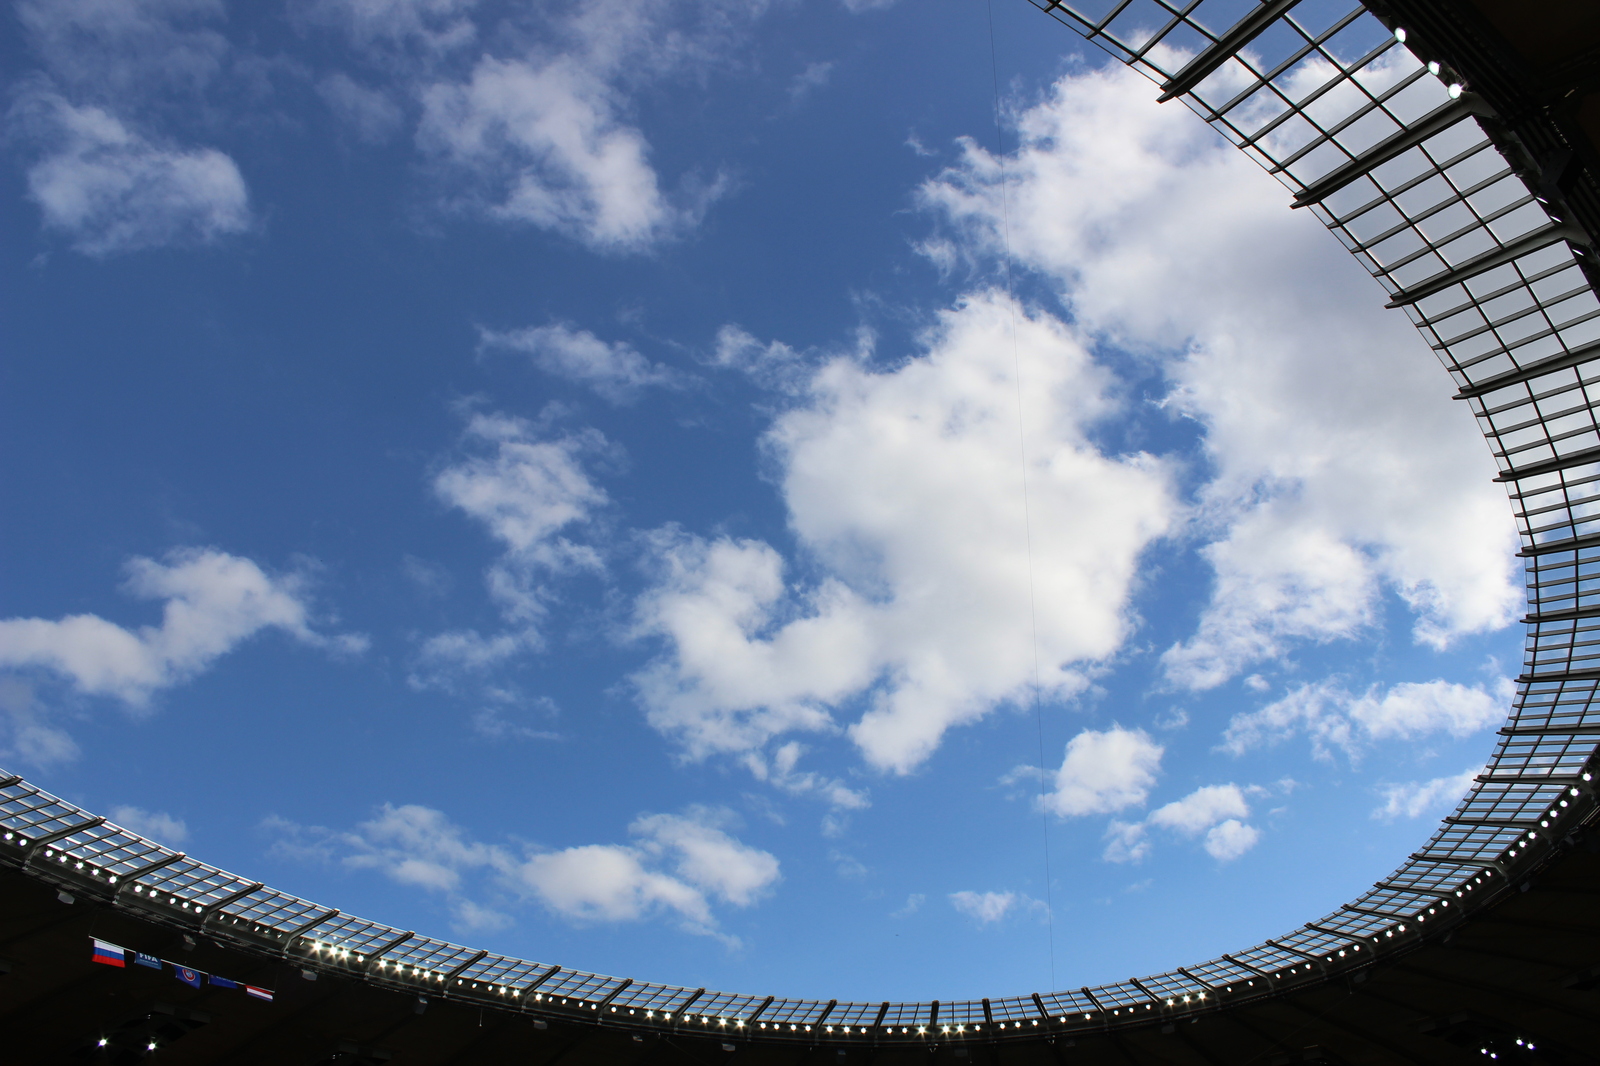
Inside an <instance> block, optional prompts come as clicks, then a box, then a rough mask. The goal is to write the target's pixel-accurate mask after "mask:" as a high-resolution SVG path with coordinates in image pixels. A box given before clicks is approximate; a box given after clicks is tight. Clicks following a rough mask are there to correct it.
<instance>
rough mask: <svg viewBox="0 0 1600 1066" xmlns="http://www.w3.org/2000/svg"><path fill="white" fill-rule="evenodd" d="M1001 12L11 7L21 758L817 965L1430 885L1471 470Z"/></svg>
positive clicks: (502, 915) (1254, 236)
mask: <svg viewBox="0 0 1600 1066" xmlns="http://www.w3.org/2000/svg"><path fill="white" fill-rule="evenodd" d="M990 17H991V15H990V9H989V8H988V7H986V6H985V5H984V4H981V3H974V2H967V0H960V2H958V0H933V2H931V3H922V4H916V5H913V4H910V3H899V4H894V3H887V4H883V3H862V2H855V3H847V4H840V3H836V2H831V0H830V2H821V0H818V2H807V3H800V2H797V0H791V2H786V3H761V2H756V0H751V2H746V3H736V2H731V0H730V2H719V0H698V2H695V0H651V2H645V3H638V2H633V3H620V2H617V3H609V2H607V3H598V4H594V3H591V4H585V5H562V4H541V5H515V4H495V3H487V2H485V3H476V4H475V3H471V2H468V0H289V2H288V3H279V4H258V5H225V4H223V3H221V2H212V0H142V2H140V3H134V4H129V3H117V4H113V3H109V2H101V0H83V2H76V3H46V2H43V0H39V2H19V3H14V4H12V5H11V6H10V7H9V8H8V9H7V17H6V21H5V23H4V27H5V28H4V33H3V36H0V48H3V49H4V60H5V62H4V65H3V69H4V70H6V71H7V72H9V74H8V78H9V81H8V84H7V98H6V112H5V131H6V136H5V138H4V141H3V144H4V151H5V154H6V161H7V166H6V167H5V168H4V170H3V171H0V175H3V176H0V180H3V182H4V186H3V194H0V226H3V227H4V238H5V239H4V241H3V243H0V248H3V249H4V252H3V253H0V270H3V271H4V282H3V284H0V293H3V294H4V295H3V297H0V299H3V300H4V305H3V309H4V313H3V316H0V330H3V331H4V333H3V350H4V353H5V356H4V363H3V374H4V378H3V388H0V404H3V417H0V426H3V429H0V433H3V434H4V445H3V454H4V456H5V459H6V461H5V462H4V464H3V467H0V470H3V473H0V476H3V478H4V481H3V483H0V491H3V493H4V498H5V499H6V500H7V501H8V506H7V508H6V514H5V519H4V523H3V525H0V534H3V537H4V541H3V551H4V560H5V565H4V568H3V570H0V756H3V765H5V766H6V768H7V769H8V770H12V771H15V772H21V773H23V774H25V775H27V776H28V777H29V778H30V779H32V780H34V781H35V782H37V783H39V784H40V785H42V786H43V787H46V788H48V789H51V790H53V791H55V792H57V793H60V794H62V795H64V796H67V797H68V798H70V799H72V800H74V801H76V802H79V803H81V804H84V805H86V806H88V807H89V808H91V809H94V810H96V811H98V812H102V813H107V814H109V815H111V816H112V817H113V819H115V820H118V821H121V822H122V823H124V824H127V825H129V826H130V827H133V828H136V829H140V830H141V831H144V832H148V833H150V834H151V835H153V836H155V837H156V838H158V839H161V840H163V841H164V842H166V843H168V844H171V845H174V846H180V847H182V848H184V849H186V850H188V851H189V852H190V853H192V854H195V855H198V856H201V857H203V858H205V859H206V860H207V861H211V862H214V863H217V864H219V865H222V866H225V867H228V868H230V869H234V870H237V871H239V872H242V873H248V874H250V875H251V876H254V877H257V878H260V879H262V880H265V881H267V882H269V883H271V884H273V885H275V886H278V887H280V888H283V889H285V890H288V891H292V892H296V893H299V894H302V895H305V896H307V897H310V898H313V899H317V900H319V901H325V902H328V903H330V904H332V905H336V906H339V907H341V908H343V909H344V910H346V911H349V912H354V913H359V914H363V915H366V916H370V917H373V918H376V919H379V920H382V921H386V922H389V923H391V924H394V925H398V926H403V927H406V928H415V929H418V930H421V931H424V932H429V933H432V934H434V935H441V936H447V937H452V938H455V939H458V940H462V941H464V942H468V943H472V944H475V945H480V946H485V947H491V948H494V949H496V950H500V951H505V952H508V953H514V954H521V955H523V956H525V957H529V958H536V959H540V960H549V961H557V962H560V963H562V964H563V965H566V966H570V967H574V968H583V969H591V970H596V971H600V972H606V973H616V974H622V975H629V976H634V977H636V978H639V979H649V980H657V981H667V982H674V983H681V984H685V985H688V986H691V987H693V986H699V985H706V986H709V987H718V988H725V989H735V990H748V991H760V992H763V993H765V992H774V993H777V994H787V995H814V996H820V997H823V998H833V997H837V998H840V999H873V998H895V999H913V998H942V999H951V998H963V997H968V996H974V997H975V996H981V995H991V996H992V995H1007V994H1015V993H1021V992H1027V991H1033V990H1038V989H1045V988H1047V987H1049V986H1057V987H1068V986H1076V985H1080V984H1084V983H1093V982H1098V981H1102V980H1112V979H1116V978H1120V977H1125V976H1128V975H1130V974H1142V973H1146V972H1151V971H1155V970H1160V969H1165V968H1169V967H1171V966H1174V965H1182V964H1183V963H1185V962H1189V961H1195V960H1199V959H1202V958H1206V957H1210V956H1212V955H1215V954H1217V953H1220V952H1222V951H1225V950H1229V949H1230V948H1234V947H1238V946H1241V945H1244V944H1246V943H1249V942H1254V941H1255V940H1258V939H1260V938H1263V937H1267V936H1271V935H1274V934H1276V933H1280V932H1282V931H1284V930H1286V929H1288V928H1290V927H1292V926H1294V925H1296V924H1298V923H1300V922H1303V921H1305V920H1308V919H1311V918H1314V917H1316V916H1317V915H1320V914H1321V913H1324V912H1325V911H1327V910H1329V909H1331V908H1333V907H1336V906H1337V905H1338V904H1339V903H1341V902H1344V901H1345V900H1347V899H1349V898H1350V897H1352V896H1353V895H1355V894H1356V893H1357V892H1358V891H1360V890H1361V888H1362V887H1364V886H1365V885H1367V884H1369V883H1370V882H1372V881H1373V880H1375V879H1377V878H1379V877H1381V876H1382V875H1383V874H1385V873H1386V872H1388V871H1389V870H1390V869H1391V868H1392V867H1393V866H1394V865H1395V864H1396V863H1397V862H1398V861H1399V860H1400V859H1401V858H1402V857H1403V856H1404V855H1405V854H1406V853H1407V852H1408V851H1410V850H1412V849H1414V848H1415V847H1416V846H1417V845H1419V844H1420V843H1421V842H1422V841H1423V840H1424V839H1425V838H1426V836H1427V835H1428V834H1429V832H1430V831H1431V827H1432V825H1433V822H1434V820H1436V819H1437V817H1438V816H1440V815H1441V814H1443V813H1446V812H1447V810H1448V808H1449V807H1450V805H1451V804H1452V803H1453V802H1454V799H1455V797H1456V796H1457V795H1459V793H1460V792H1461V791H1462V789H1463V788H1464V783H1465V778H1464V776H1463V775H1467V774H1470V772H1471V771H1472V770H1474V769H1475V768H1476V767H1477V766H1478V765H1480V764H1481V763H1482V761H1483V759H1484V758H1485V756H1486V755H1487V753H1488V751H1489V750H1490V747H1491V744H1492V737H1493V731H1494V729H1495V727H1496V726H1497V725H1498V722H1499V720H1500V718H1501V717H1502V716H1503V714H1504V709H1505V704H1506V701H1507V699H1508V698H1509V684H1508V682H1507V680H1506V678H1507V677H1508V676H1513V675H1514V674H1515V673H1516V663H1517V660H1518V657H1519V646H1520V633H1519V631H1518V629H1517V627H1516V625H1515V624H1514V623H1515V619H1516V618H1517V617H1518V616H1519V614H1520V608H1521V594H1520V591H1519V589H1518V586H1517V569H1516V566H1515V559H1514V558H1513V553H1514V552H1515V547H1516V546H1515V537H1514V534H1513V529H1512V525H1511V519H1510V515H1509V510H1508V508H1507V506H1506V502H1505V499H1504V496H1503V495H1502V494H1501V492H1500V490H1499V489H1498V488H1497V487H1496V486H1494V485H1492V484H1491V483H1490V480H1489V479H1490V478H1491V477H1492V476H1493V468H1492V464H1491V462H1490V460H1489V456H1488V454H1487V450H1486V449H1485V448H1484V446H1483V444H1482V442H1481V440H1480V439H1478V438H1477V437H1476V434H1475V431H1474V428H1473V425H1472V422H1471V418H1470V416H1469V413H1468V412H1467V410H1466V409H1465V408H1464V407H1463V406H1461V405H1459V404H1455V405H1452V403H1451V401H1450V400H1449V399H1448V394H1449V391H1450V390H1449V383H1448V381H1447V379H1446V377H1445V375H1444V374H1443V373H1442V371H1441V370H1440V369H1439V368H1438V366H1437V364H1436V363H1435V362H1434V361H1433V359H1432V357H1431V355H1430V353H1429V352H1428V351H1427V350H1426V348H1425V346H1424V345H1423V344H1422V343H1421V342H1420V340H1419V339H1418V338H1417V337H1416V336H1415V335H1414V333H1413V332H1412V331H1411V330H1410V328H1409V326H1408V325H1407V324H1406V322H1405V320H1404V318H1403V316H1401V315H1400V314H1399V313H1398V312H1384V311H1382V310H1380V309H1379V308H1380V306H1381V303H1382V300H1381V299H1380V298H1379V290H1378V288H1377V286H1376V285H1375V284H1374V283H1373V282H1371V281H1370V279H1368V278H1366V277H1365V275H1364V274H1362V272H1361V271H1360V270H1359V268H1358V267H1357V266H1356V265H1355V264H1354V263H1352V262H1348V261H1346V258H1345V256H1344V253H1343V252H1342V251H1341V250H1340V249H1339V247H1338V246H1337V244H1336V242H1334V241H1333V240H1332V239H1331V238H1330V237H1328V235H1327V234H1325V233H1324V232H1322V231H1321V230H1320V227H1319V226H1318V225H1317V224H1316V222H1315V220H1314V219H1312V218H1309V217H1306V216H1305V215H1304V214H1301V213H1292V212H1290V211H1289V210H1288V207H1287V200H1288V197H1287V195H1286V194H1285V193H1284V192H1283V191H1282V190H1281V189H1280V188H1279V187H1278V186H1276V184H1275V183H1273V182H1272V181H1271V180H1270V179H1268V178H1266V177H1265V176H1264V175H1262V174H1260V173H1259V172H1257V171H1255V170H1254V169H1253V168H1252V167H1251V165H1249V164H1248V163H1247V162H1245V161H1244V160H1242V159H1238V158H1235V157H1234V155H1233V154H1232V150H1231V149H1226V148H1224V147H1223V146H1222V145H1221V143H1220V141H1218V139H1217V138H1215V137H1214V136H1213V135H1212V134H1211V133H1210V131H1209V130H1207V129H1206V128H1205V127H1204V126H1203V125H1202V124H1200V123H1199V121H1198V120H1197V119H1195V118H1194V116H1193V115H1191V114H1189V113H1188V112H1186V111H1182V110H1180V109H1179V108H1178V106H1177V105H1170V106H1167V107H1160V106H1157V105H1156V104H1155V103H1154V102H1153V98H1154V95H1155V93H1154V91H1153V89H1152V87H1151V86H1150V85H1149V84H1148V83H1145V82H1143V81H1141V80H1140V79H1138V78H1136V77H1134V76H1132V75H1129V74H1127V73H1126V72H1124V71H1121V70H1120V69H1117V68H1115V67H1108V66H1107V65H1106V64H1105V62H1104V61H1103V59H1102V57H1100V56H1099V55H1098V54H1097V53H1095V52H1093V51H1092V50H1088V49H1086V48H1084V47H1083V46H1082V45H1081V43H1080V42H1079V41H1078V40H1077V39H1076V38H1075V37H1073V36H1072V35H1071V34H1070V33H1069V32H1068V31H1066V30H1065V29H1064V28H1062V27H1060V26H1059V25H1057V24H1056V23H1054V22H1052V21H1050V20H1048V19H1047V18H1046V17H1045V16H1043V15H1041V14H1040V13H1039V12H1037V11H1036V10H1034V9H1033V8H1032V7H1031V6H1029V5H1027V4H1024V3H1022V2H1020V0H1016V2H1010V0H1007V2H997V3H995V4H994V5H993V9H992V27H993V51H992V53H991V38H990V33H991V29H990V27H991V22H990ZM991 54H992V56H993V58H992V59H991ZM997 84H998V86H999V90H1000V93H999V96H1000V98H999V101H998V105H999V111H1000V112H1001V114H1002V117H1003V120H1002V122H1001V123H1000V128H999V129H998V130H997V126H996V121H995V114H996V110H997V99H996V85H997ZM997 138H998V139H997ZM1007 264H1009V265H1010V270H1007ZM1047 842H1048V876H1047V855H1046V843H1047Z"/></svg>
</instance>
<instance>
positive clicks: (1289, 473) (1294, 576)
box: [923, 64, 1519, 688]
mask: <svg viewBox="0 0 1600 1066" xmlns="http://www.w3.org/2000/svg"><path fill="white" fill-rule="evenodd" d="M1152 96H1153V93H1152V91H1151V88H1150V85H1149V83H1148V82H1147V81H1146V80H1144V79H1143V78H1140V77H1138V76H1137V75H1135V74H1133V73H1131V72H1128V71H1125V70H1123V69H1122V68H1121V67H1120V66H1117V65H1115V64H1111V65H1108V66H1107V67H1106V68H1105V69H1103V70H1100V71H1094V72H1086V73H1078V74H1072V75H1068V76H1067V77H1065V78H1063V79H1061V81H1060V82H1058V83H1057V85H1056V86H1055V88H1054V90H1053V91H1052V92H1051V93H1050V95H1049V96H1048V97H1047V98H1046V99H1045V100H1044V101H1043V102H1042V103H1040V104H1039V105H1037V106H1035V107H1033V108H1031V109H1029V110H1027V111H1025V112H1023V113H1022V114H1021V115H1020V117H1019V132H1020V138H1021V143H1022V146H1021V148H1020V150H1019V151H1018V152H1017V153H1016V154H1015V155H1013V156H1011V157H1008V158H1007V160H1006V161H1005V171H1004V173H1005V176H1006V177H1007V178H1008V179H1009V181H1008V194H1009V212H1010V216H1009V217H1010V248H1011V250H1012V252H1013V253H1014V255H1015V256H1016V258H1017V259H1018V260H1019V261H1020V262H1022V263H1023V264H1025V265H1027V266H1029V267H1031V268H1033V269H1035V270H1037V271H1039V272H1041V273H1042V274H1044V275H1045V276H1047V277H1049V278H1052V279H1054V281H1055V282H1056V284H1057V285H1059V287H1060V293H1061V297H1062V299H1063V301H1064V302H1065V303H1066V304H1067V305H1068V306H1069V307H1070V308H1071V310H1072V312H1073V314H1074V316H1075V319H1076V321H1077V322H1078V323H1079V324H1080V325H1081V326H1083V327H1084V328H1086V329H1088V330H1091V331H1093V332H1094V333H1096V334H1097V335H1099V336H1100V337H1102V338H1103V339H1105V340H1106V341H1108V342H1109V343H1112V344H1115V345H1118V346H1120V347H1122V348H1124V349H1126V350H1129V351H1131V352H1134V353H1136V354H1142V355H1144V356H1146V357H1147V358H1150V359H1152V360H1155V361H1157V362H1158V363H1159V365H1160V367H1161V368H1162V370H1163V372H1164V373H1165V375H1166V377H1167V379H1168V381H1169V382H1170V385H1171V390H1170V393H1169V396H1168V399H1167V406H1168V408H1169V409H1170V410H1171V411H1173V412H1174V413H1175V414H1179V415H1183V416H1187V417H1189V418H1193V419H1195V420H1196V421H1197V422H1199V423H1200V424H1201V425H1202V426H1203V427H1204V429H1205V443H1204V447H1205V450H1206V453H1207V456H1208V458H1209V459H1210V461H1211V464H1212V466H1213V469H1214V476H1213V477H1212V479H1211V480H1210V481H1209V483H1207V484H1206V485H1205V486H1204V487H1203V488H1202V489H1201V491H1200V493H1199V503H1200V507H1199V509H1198V511H1197V512H1196V517H1195V521H1194V525H1193V530H1194V532H1195V534H1196V535H1197V536H1202V537H1204V538H1206V539H1207V540H1208V541H1209V543H1208V544H1207V546H1206V547H1205V548H1204V555H1205V557H1206V558H1207V560H1208V561H1209V562H1210V563H1211V565H1212V567H1213V568H1214V570H1215V574H1216V585H1215V591H1214V593H1213V595H1212V598H1211V601H1210V605H1209V607H1208V608H1207V609H1206V611H1205V613H1204V615H1203V617H1202V619H1201V622H1200V626H1199V630H1198V632H1197V633H1196V634H1195V635H1194V636H1193V637H1192V638H1190V639H1189V640H1188V641H1186V642H1184V643H1183V644H1181V645H1179V646H1176V647H1174V648H1173V649H1171V650H1170V651H1169V652H1168V654H1167V656H1166V659H1165V664H1166V668H1167V671H1168V674H1169V676H1170V677H1171V679H1172V680H1173V681H1174V682H1176V683H1178V684H1180V685H1183V686H1186V687H1191V688H1207V687H1211V686H1214V685H1216V684H1219V683H1221V682H1222V681H1224V680H1225V679H1227V678H1228V677H1230V676H1233V675H1234V674H1236V673H1238V672H1240V671H1241V670H1243V669H1244V668H1245V667H1246V666H1247V665H1248V664H1249V663H1251V662H1254V661H1258V660H1263V659H1270V658H1274V657H1278V656H1281V655H1283V654H1284V653H1285V652H1286V651H1287V650H1288V649H1289V648H1290V647H1292V645H1293V644H1294V643H1295V642H1296V641H1305V640H1310V641H1325V640H1331V639H1336V638H1341V637H1348V636H1351V635H1353V634H1355V633H1356V632H1358V631H1359V630H1360V629H1361V628H1362V627H1364V626H1366V625H1368V624H1370V623H1371V622H1372V621H1373V619H1374V617H1375V614H1374V612H1375V607H1376V603H1377V597H1378V596H1379V594H1380V593H1381V592H1382V591H1383V590H1384V589H1389V590H1392V591H1394V592H1395V593H1397V594H1398V595H1400V596H1401V597H1403V598H1404V600H1405V601H1406V602H1407V603H1408V604H1409V605H1410V606H1411V608H1412V609H1413V610H1414V611H1415V614H1416V624H1415V629H1414V635H1415V637H1416V639H1417V640H1418V641H1420V642H1423V643H1426V644H1430V645H1435V646H1443V645H1445V644H1447V643H1448V642H1449V641H1450V640H1451V639H1453V638H1454V637H1456V636H1457V635H1460V634H1464V633H1471V632H1479V631H1484V630H1489V629H1493V628H1496V627H1500V626H1504V625H1506V624H1508V623H1509V622H1510V621H1511V620H1512V619H1513V617H1514V614H1515V611H1516V608H1517V605H1518V601H1519V595H1518V590H1517V588H1516V585H1515V581H1514V572H1513V571H1514V567H1513V559H1512V553H1513V552H1514V551H1515V537H1514V533H1513V527H1512V523H1511V520H1510V517H1509V515H1508V514H1507V510H1506V506H1505V501H1504V497H1503V495H1502V494H1501V493H1500V492H1499V491H1498V489H1497V488H1496V486H1494V485H1492V484H1491V483H1490V478H1491V477H1492V476H1493V469H1492V466H1491V464H1490V462H1489V459H1488V456H1487V454H1486V453H1485V452H1484V450H1483V448H1482V446H1481V444H1480V443H1479V441H1478V439H1477V436H1476V433H1475V431H1474V427H1473V425H1472V420H1471V418H1470V416H1469V414H1468V412H1467V411H1466V410H1465V409H1464V408H1462V407H1459V406H1452V404H1451V402H1450V401H1449V400H1448V399H1447V396H1448V392H1449V382H1448V381H1447V379H1446V378H1445V376H1444V375H1443V374H1441V373H1440V371H1439V369H1438V367H1437V366H1436V365H1435V364H1434V362H1433V360H1432V359H1431V358H1429V357H1428V352H1427V350H1426V348H1425V347H1424V346H1423V345H1422V344H1421V342H1420V341H1419V339H1418V338H1417V336H1416V334H1415V333H1414V331H1413V330H1412V329H1411V327H1410V326H1409V324H1408V323H1407V321H1406V319H1405V318H1404V316H1403V315H1402V314H1400V313H1399V312H1385V311H1383V310H1381V306H1380V305H1381V303H1382V294H1381V292H1380V290H1379V288H1378V287H1377V286H1376V285H1375V284H1374V283H1373V282H1372V281H1371V280H1370V279H1369V278H1368V277H1367V276H1366V275H1365V273H1364V272H1363V271H1361V270H1360V269H1359V267H1357V266H1356V264H1354V263H1353V262H1351V261H1350V259H1349V257H1348V256H1347V255H1346V254H1345V253H1344V252H1343V251H1342V249H1341V248H1340V247H1339V246H1338V244H1337V242H1336V241H1334V240H1333V239H1331V238H1330V237H1329V235H1328V234H1327V233H1326V232H1325V231H1323V229H1322V228H1321V226H1320V225H1318V224H1317V223H1316V221H1315V220H1314V219H1313V218H1311V217H1310V216H1309V215H1308V214H1306V213H1292V212H1290V211H1288V210H1286V207H1285V203H1284V199H1285V197H1284V193H1283V190H1282V189H1281V187H1279V186H1278V185H1277V184H1276V183H1275V182H1273V181H1272V180H1271V179H1269V178H1268V177H1267V176H1266V175H1265V174H1263V173H1261V172H1260V171H1259V170H1258V169H1257V168H1256V167H1255V166H1254V165H1253V164H1250V163H1249V162H1248V161H1247V160H1245V159H1243V158H1242V157H1240V155H1239V153H1238V152H1237V151H1235V150H1234V149H1233V148H1231V147H1228V146H1225V145H1224V144H1223V143H1222V142H1221V141H1220V140H1219V139H1218V138H1217V137H1216V135H1215V134H1214V133H1212V132H1211V131H1210V130H1208V129H1207V128H1206V127H1205V126H1204V125H1203V124H1202V123H1200V122H1199V121H1197V120H1196V118H1195V116H1194V115H1193V114H1191V113H1190V112H1189V111H1187V110H1186V109H1184V108H1181V107H1178V106H1177V105H1175V104H1174V105H1170V106H1165V107H1163V106H1159V105H1156V104H1155V103H1154V101H1153V100H1152ZM1000 177H1001V169H1000V161H999V160H998V159H996V158H995V157H993V156H992V155H990V154H989V153H987V152H985V151H984V150H983V149H981V148H979V147H978V146H977V145H976V144H971V143H968V144H967V145H966V146H965V150H964V158H963V160H962V162H961V163H960V164H959V165H958V166H957V167H955V168H952V169H951V170H949V171H947V172H945V173H944V174H942V175H941V176H940V177H939V178H938V179H937V180H934V181H931V182H929V183H928V184H927V185H926V186H925V187H924V189H923V200H924V202H925V204H927V205H928V206H930V207H931V208H933V209H935V210H936V212H937V213H938V215H939V216H940V217H941V218H943V219H945V220H946V221H947V223H948V225H949V232H950V233H951V234H952V235H953V237H949V236H947V237H944V238H937V239H934V240H932V241H930V242H929V245H928V248H929V251H930V254H932V255H933V256H934V258H935V259H936V261H941V262H944V263H946V264H948V265H950V266H954V265H955V264H956V263H958V262H959V260H960V257H961V256H962V254H964V253H966V254H970V252H971V251H972V250H973V249H978V250H980V251H985V252H990V253H995V252H999V251H1001V250H1002V248H1003V243H1002V233H1001V218H1002V203H1001V188H1000Z"/></svg>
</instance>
